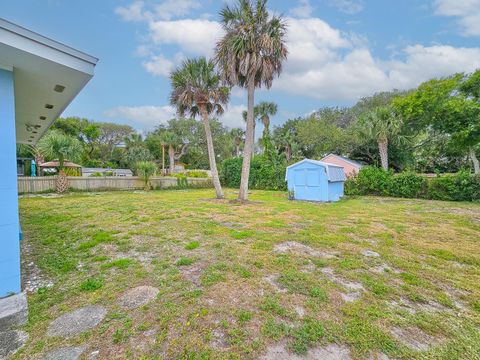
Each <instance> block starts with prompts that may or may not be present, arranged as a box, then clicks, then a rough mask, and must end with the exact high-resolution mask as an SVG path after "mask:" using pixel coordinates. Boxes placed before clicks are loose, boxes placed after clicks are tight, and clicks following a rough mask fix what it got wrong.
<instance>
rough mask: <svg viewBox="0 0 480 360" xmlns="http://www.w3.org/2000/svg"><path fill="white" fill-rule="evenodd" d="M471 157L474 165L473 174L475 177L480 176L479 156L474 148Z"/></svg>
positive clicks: (470, 153) (471, 149)
mask: <svg viewBox="0 0 480 360" xmlns="http://www.w3.org/2000/svg"><path fill="white" fill-rule="evenodd" d="M469 156H470V159H471V160H472V163H473V172H474V173H475V175H478V174H480V163H479V162H478V158H477V154H475V149H474V148H473V147H471V148H470V152H469Z"/></svg>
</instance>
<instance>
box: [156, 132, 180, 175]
mask: <svg viewBox="0 0 480 360" xmlns="http://www.w3.org/2000/svg"><path fill="white" fill-rule="evenodd" d="M160 136H161V139H162V144H165V146H168V160H169V161H168V162H169V166H170V170H169V172H170V174H173V172H174V169H175V147H176V146H177V145H178V143H179V139H178V136H177V135H176V134H175V133H173V132H171V131H164V132H163V133H162V134H161V135H160ZM163 146H164V145H162V147H163Z"/></svg>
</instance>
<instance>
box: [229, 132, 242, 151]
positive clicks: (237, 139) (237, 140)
mask: <svg viewBox="0 0 480 360" xmlns="http://www.w3.org/2000/svg"><path fill="white" fill-rule="evenodd" d="M230 135H231V136H232V138H233V144H234V145H235V156H240V146H241V145H242V142H243V138H244V136H245V131H243V130H242V129H239V128H235V129H232V130H231V131H230Z"/></svg>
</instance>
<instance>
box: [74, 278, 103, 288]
mask: <svg viewBox="0 0 480 360" xmlns="http://www.w3.org/2000/svg"><path fill="white" fill-rule="evenodd" d="M102 286H103V279H101V278H90V279H87V280H85V281H84V282H82V283H81V284H80V290H82V291H95V290H98V289H100V288H101V287H102Z"/></svg>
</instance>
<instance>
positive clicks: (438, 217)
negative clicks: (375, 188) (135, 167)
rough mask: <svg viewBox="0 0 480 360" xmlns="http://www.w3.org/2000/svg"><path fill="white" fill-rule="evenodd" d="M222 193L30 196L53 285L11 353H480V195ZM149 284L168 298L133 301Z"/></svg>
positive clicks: (35, 241)
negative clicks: (91, 316)
mask: <svg viewBox="0 0 480 360" xmlns="http://www.w3.org/2000/svg"><path fill="white" fill-rule="evenodd" d="M213 194H214V193H213V191H212V190H184V191H182V190H177V191H152V192H150V193H143V192H109V193H99V194H71V195H66V196H63V197H48V196H44V197H40V196H37V197H29V198H23V199H21V200H20V207H21V222H22V227H23V230H24V238H25V239H24V242H25V244H24V246H28V248H29V251H28V254H26V255H24V262H25V263H28V262H34V263H35V264H37V266H38V267H39V268H40V269H41V270H42V276H44V277H45V278H47V279H49V280H51V281H52V282H53V284H54V285H53V286H52V287H49V288H40V289H39V290H38V291H37V292H35V293H32V294H30V295H29V297H28V301H29V310H30V313H29V322H28V324H27V325H26V327H25V330H26V331H27V332H29V334H30V339H29V341H28V343H27V345H26V346H25V347H24V348H23V349H22V350H21V351H20V352H19V353H17V354H16V355H15V356H14V358H37V357H41V356H42V355H43V354H45V353H47V352H49V351H50V350H52V349H56V348H58V347H61V346H66V345H80V344H86V345H87V346H88V350H87V351H86V352H85V353H84V355H83V356H87V355H88V354H90V353H91V352H93V351H99V353H98V357H97V358H99V359H107V358H144V359H157V358H158V359H177V358H178V359H209V358H228V359H249V358H254V359H255V358H261V357H262V356H267V357H266V358H272V359H274V358H275V357H268V356H272V353H271V351H272V348H275V347H276V348H277V349H278V348H280V349H282V351H283V350H285V351H289V352H291V353H292V354H294V353H296V354H299V355H298V356H303V355H305V356H310V357H311V356H312V355H311V354H312V352H313V351H315V350H318V349H322V348H324V347H326V346H328V345H329V344H333V343H334V344H337V345H339V347H342V348H344V349H346V351H347V352H348V351H349V352H350V356H351V357H352V358H353V359H385V358H386V357H384V356H388V358H390V359H397V358H399V359H458V358H463V359H478V358H480V331H479V329H480V251H479V245H480V204H478V203H475V204H472V203H451V202H437V201H424V200H410V199H409V200H403V199H390V198H374V197H360V198H350V199H345V200H342V201H341V202H339V203H332V204H315V203H307V202H294V201H289V200H287V195H286V193H282V192H268V191H253V192H252V194H251V202H249V203H248V204H240V203H237V202H235V201H233V199H235V197H236V195H235V190H227V191H226V194H227V197H228V199H229V200H225V201H218V200H214V199H212V197H213ZM141 285H148V286H153V287H156V288H158V289H159V293H158V295H157V296H156V298H155V299H154V300H153V301H152V302H150V303H149V304H147V305H144V306H142V307H139V308H137V309H133V310H125V309H124V308H122V307H121V306H120V305H119V302H118V299H119V298H120V297H121V296H122V294H124V293H125V292H126V291H128V290H130V289H132V288H134V287H137V286H141ZM92 304H95V305H102V306H104V307H105V308H106V309H107V315H106V317H105V318H104V320H103V321H102V322H101V323H100V324H99V325H98V326H97V327H96V328H94V329H93V330H90V331H87V332H85V333H82V334H80V335H78V336H75V337H72V338H69V339H63V338H60V337H47V335H46V332H47V328H48V326H49V324H50V323H51V322H52V321H53V320H54V319H56V318H57V317H59V316H60V315H62V314H64V313H65V312H67V311H71V310H75V309H78V308H80V307H84V306H86V305H92ZM415 348H416V349H421V351H419V350H414V349H415ZM269 354H270V355H269ZM309 354H310V355H309Z"/></svg>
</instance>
